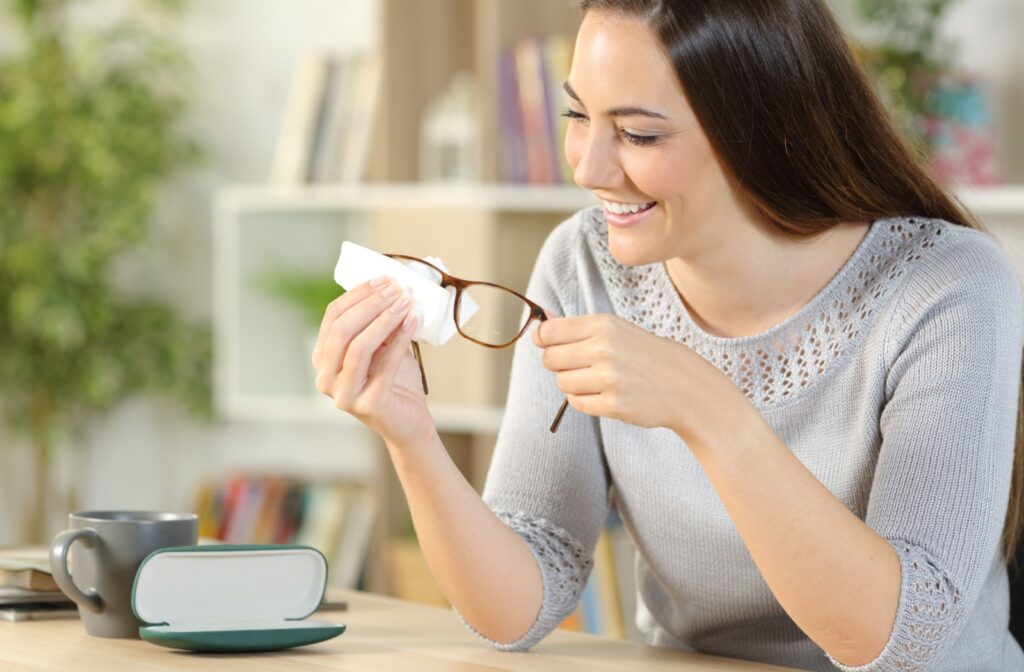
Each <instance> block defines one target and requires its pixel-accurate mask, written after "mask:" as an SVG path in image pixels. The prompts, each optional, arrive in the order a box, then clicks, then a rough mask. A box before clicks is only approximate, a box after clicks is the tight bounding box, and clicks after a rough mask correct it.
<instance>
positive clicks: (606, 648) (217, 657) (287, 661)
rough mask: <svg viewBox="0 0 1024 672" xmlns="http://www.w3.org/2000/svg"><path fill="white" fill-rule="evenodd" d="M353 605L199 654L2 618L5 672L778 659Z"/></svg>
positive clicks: (754, 667)
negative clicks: (533, 638)
mask: <svg viewBox="0 0 1024 672" xmlns="http://www.w3.org/2000/svg"><path fill="white" fill-rule="evenodd" d="M331 597H332V599H333V598H338V599H342V600H345V601H347V602H348V611H332V612H323V613H319V614H315V615H314V616H311V617H310V618H316V619H321V620H328V621H336V622H340V623H345V624H346V625H347V626H348V630H346V632H345V633H344V634H343V635H341V636H340V637H336V638H335V639H331V640H328V641H326V642H321V643H320V644H314V645H312V646H306V647H300V648H296V649H289V650H286V651H278V652H272V653H255V654H198V653H192V652H187V651H177V650H174V649H167V648H163V647H159V646H154V645H153V644H149V643H147V642H144V641H142V640H137V639H103V638H99V637H90V636H89V635H87V634H86V633H85V629H84V628H83V627H82V623H81V621H79V620H77V619H68V620H51V621H25V622H20V623H10V622H5V621H0V671H2V672H43V671H45V672H55V671H64V670H67V671H68V672H72V671H73V672H92V671H93V670H95V671H97V672H110V671H114V670H133V671H134V670H138V671H140V672H163V671H164V670H168V671H170V670H175V671H177V670H217V671H218V672H221V671H223V672H229V671H231V670H239V671H244V672H263V671H269V670H287V671H289V672H302V671H304V670H309V671H316V672H328V671H330V672H335V671H337V672H342V671H349V670H350V671H352V672H374V671H380V672H406V671H408V670H411V671H413V672H435V671H440V670H458V671H460V672H499V671H501V670H515V671H522V672H527V671H529V672H534V671H535V670H553V671H554V672H562V671H569V670H587V671H588V672H592V671H595V670H596V671H601V670H608V671H609V672H611V671H612V670H614V671H616V672H621V671H627V672H628V671H629V670H644V671H651V672H657V671H659V670H665V671H668V670H671V671H672V672H726V671H744V672H755V671H761V672H770V671H772V670H775V671H782V670H789V669H790V668H782V667H777V666H774V665H763V664H757V663H750V662H746V661H740V660H731V659H726V658H717V657H712V656H703V655H697V654H689V653H683V652H681V651H673V650H670V649H664V648H657V647H651V646H644V645H642V644H636V643H632V642H621V641H615V640H611V639H606V638H603V637H594V636H591V635H584V634H579V633H574V632H566V631H563V630H558V631H556V632H554V633H552V634H551V635H550V636H548V637H547V639H545V640H544V641H543V642H541V643H540V644H538V645H537V646H535V647H534V648H533V649H532V650H531V651H529V652H526V653H503V652H499V651H494V650H493V649H491V648H490V647H489V646H488V645H487V644H486V643H485V642H483V640H480V639H478V638H477V637H476V636H474V635H473V634H472V633H471V632H469V630H468V629H467V628H466V627H465V626H464V625H463V624H462V623H461V622H460V621H459V619H458V617H457V616H456V615H455V613H454V612H453V611H451V610H450V609H441V608H438V607H428V606H423V605H420V604H413V603H410V602H404V601H401V600H395V599H392V598H386V597H380V596H378V595H371V594H369V593H359V592H349V591H338V592H337V593H334V592H332V594H331Z"/></svg>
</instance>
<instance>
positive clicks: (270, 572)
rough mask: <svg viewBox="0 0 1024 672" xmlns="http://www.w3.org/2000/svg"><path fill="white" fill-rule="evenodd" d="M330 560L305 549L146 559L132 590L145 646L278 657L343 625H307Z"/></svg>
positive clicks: (167, 553)
mask: <svg viewBox="0 0 1024 672" xmlns="http://www.w3.org/2000/svg"><path fill="white" fill-rule="evenodd" d="M326 587H327V561H326V560H325V559H324V556H323V554H321V553H320V551H318V550H316V549H315V548H310V547H308V546H261V545H224V546H178V547H172V548H161V549H160V550H157V551H154V552H153V553H150V554H149V556H147V557H146V559H145V560H143V561H142V564H141V565H139V570H138V573H136V575H135V584H134V585H133V587H132V610H133V611H134V612H135V616H136V617H138V619H139V620H140V621H142V622H143V623H146V625H144V626H142V627H140V628H139V634H140V635H141V636H142V639H144V640H146V641H147V642H151V643H153V644H158V645H160V646H167V647H171V648H175V649H188V650H190V651H210V652H235V653H237V652H243V651H249V652H251V651H276V650H278V649H287V648H290V647H293V646H303V645H306V644H315V643H316V642H322V641H324V640H327V639H331V638H332V637H337V636H338V635H340V634H341V633H343V632H345V626H344V625H341V624H338V623H328V622H326V621H307V620H304V619H305V618H306V617H307V616H309V615H310V614H312V613H313V612H314V611H316V610H317V608H318V607H319V606H320V602H321V600H323V596H324V590H325V589H326Z"/></svg>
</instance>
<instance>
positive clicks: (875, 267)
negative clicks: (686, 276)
mask: <svg viewBox="0 0 1024 672" xmlns="http://www.w3.org/2000/svg"><path fill="white" fill-rule="evenodd" d="M583 217H584V223H583V231H584V236H585V239H586V241H587V244H588V245H589V246H590V248H591V252H592V254H593V256H594V258H595V259H596V260H597V263H598V266H599V268H600V269H601V275H602V277H603V278H604V279H605V283H606V289H607V291H608V294H609V296H610V297H611V300H612V303H613V304H614V305H615V308H616V313H617V314H619V315H620V316H622V317H623V318H625V319H627V320H629V321H630V322H632V323H634V324H636V325H637V326H639V327H641V328H642V329H645V330H647V331H650V332H652V333H654V334H657V335H659V336H663V337H665V338H671V339H673V340H675V341H679V342H680V343H683V344H684V345H686V346H688V347H689V348H691V349H692V350H693V351H694V352H696V353H697V354H699V355H700V356H701V357H703V358H704V359H706V360H708V361H709V362H711V363H712V364H714V365H715V366H716V367H718V369H719V370H721V371H722V372H723V373H725V374H726V375H728V376H729V377H731V378H732V380H733V382H734V383H735V384H736V386H737V387H739V388H740V389H741V390H743V392H744V394H745V395H746V396H747V398H748V399H750V401H751V403H753V404H754V405H755V406H756V407H757V408H759V409H762V410H765V409H768V408H771V407H775V406H778V405H781V404H785V403H789V402H792V401H794V400H796V399H798V398H800V397H801V396H802V395H803V394H804V393H806V392H807V391H808V390H810V389H811V388H812V387H813V386H814V385H815V384H816V383H817V382H818V381H820V380H821V379H822V378H824V377H825V375H826V373H827V372H828V371H829V369H830V368H831V367H832V366H835V365H836V364H837V363H838V362H839V361H841V360H842V359H843V356H844V355H845V354H846V353H847V352H851V351H853V350H854V349H855V346H856V343H857V341H858V339H859V338H860V336H861V335H862V334H864V333H866V332H867V330H868V329H867V327H868V326H869V325H870V323H871V321H872V318H873V317H874V316H875V315H876V313H877V312H878V310H879V308H880V307H881V305H882V304H883V303H884V302H885V300H886V298H887V297H888V295H889V294H890V293H891V292H892V291H894V288H895V287H896V286H897V282H896V281H897V280H898V279H899V278H900V277H901V276H903V274H904V272H905V269H906V265H907V263H909V262H912V261H914V260H916V259H919V258H920V257H921V255H922V253H923V252H924V250H926V249H928V248H930V247H933V246H934V245H935V244H936V242H937V238H938V237H939V236H941V235H942V232H943V222H941V221H939V220H930V219H924V218H917V217H910V218H894V219H888V220H879V221H877V222H875V223H874V224H873V225H872V227H871V229H870V230H869V232H868V234H867V236H866V237H865V239H864V240H863V241H861V244H860V245H859V246H858V248H857V250H856V251H855V252H854V254H853V255H852V256H851V257H850V259H848V260H847V262H846V263H845V264H844V265H843V267H842V268H841V269H840V270H839V271H838V272H837V273H836V275H835V276H833V278H832V279H831V280H830V281H829V283H828V284H827V285H826V287H825V288H824V289H823V290H822V291H821V292H819V293H818V294H817V295H816V296H815V297H814V298H813V299H812V300H811V302H810V303H808V304H807V305H805V306H804V307H803V308H801V309H800V310H799V311H797V313H796V314H794V315H793V316H791V317H790V318H789V319H787V320H785V321H784V322H782V323H781V324H778V325H776V326H774V327H772V328H771V329H769V330H767V331H765V332H763V333H760V334H757V335H754V336H746V337H741V338H722V337H719V336H714V335H711V334H708V333H707V332H705V331H704V330H703V329H701V328H700V327H699V326H698V325H697V324H696V323H695V322H694V321H693V318H692V317H691V316H690V314H689V313H688V311H687V309H686V306H685V304H684V303H683V302H682V301H681V300H680V298H679V295H678V293H677V292H676V289H675V287H674V286H673V284H672V280H671V279H670V278H669V276H668V272H667V271H666V270H665V266H664V264H661V263H657V264H648V265H644V266H624V265H622V264H620V263H619V262H617V261H616V260H615V258H614V257H613V256H612V254H611V251H610V250H609V249H608V235H607V228H606V225H605V223H604V221H603V219H602V216H601V211H600V209H596V208H595V209H590V210H587V211H585V212H584V213H583ZM876 239H877V240H876Z"/></svg>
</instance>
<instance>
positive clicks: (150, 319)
mask: <svg viewBox="0 0 1024 672" xmlns="http://www.w3.org/2000/svg"><path fill="white" fill-rule="evenodd" d="M78 4H80V3H74V2H70V1H67V0H17V1H14V2H12V1H11V0H3V4H2V5H0V8H2V11H0V18H3V17H6V18H7V19H9V20H10V21H11V23H12V25H13V26H15V27H16V29H17V31H18V41H19V44H18V48H17V49H16V50H15V51H14V52H13V53H9V54H8V55H7V56H6V57H3V58H0V202H2V203H3V204H4V205H3V207H2V208H0V400H2V406H3V411H4V416H5V419H6V420H7V421H8V423H9V424H10V426H12V427H13V428H15V429H16V430H21V431H23V432H25V433H26V434H27V435H28V437H29V439H30V442H31V444H32V446H33V451H34V455H35V460H36V466H35V471H36V474H35V496H36V501H35V504H34V509H35V510H34V511H29V515H28V518H27V520H28V526H27V529H28V535H27V536H28V537H29V541H30V542H39V541H41V539H40V537H41V535H42V534H43V531H44V528H43V522H42V521H43V513H44V512H45V506H46V501H47V499H48V498H50V497H51V496H52V493H50V489H49V488H48V487H47V485H48V478H49V461H50V458H51V453H52V451H53V450H54V447H55V446H56V445H57V444H58V443H60V442H61V439H62V437H67V436H68V435H69V433H70V432H72V431H74V430H76V429H80V428H81V427H82V425H83V423H84V422H86V421H87V420H88V419H89V418H90V417H94V416H95V414H96V413H99V412H102V411H105V410H108V409H110V408H112V407H113V406H114V405H116V404H117V403H118V402H120V401H122V400H123V399H125V398H126V397H128V396H129V395H133V394H137V393H140V392H143V391H158V392H161V393H169V394H171V395H172V396H174V397H176V398H177V399H179V400H181V401H182V402H183V403H184V404H185V405H186V406H187V407H188V408H189V409H191V410H193V411H196V412H198V413H201V414H204V415H209V414H210V412H211V410H210V409H211V403H210V353H211V343H210V336H209V330H208V328H206V327H199V326H190V325H186V324H184V323H183V322H182V321H181V320H180V319H179V318H178V317H176V315H175V313H174V312H173V311H172V309H171V308H170V307H169V306H168V305H166V304H165V302H163V301H161V300H160V299H157V298H151V297H146V296H138V295H137V294H138V293H137V292H136V293H135V294H136V295H135V296H129V295H127V294H126V292H124V291H121V289H119V288H118V287H117V286H116V283H115V282H114V280H113V278H112V268H113V266H114V264H115V262H117V261H118V260H119V259H121V258H122V257H123V255H124V253H126V252H128V251H130V250H131V249H132V248H134V247H137V246H139V245H140V244H141V243H143V242H144V241H145V240H146V239H147V237H148V234H149V230H150V218H151V213H152V210H153V206H154V198H155V197H156V195H157V194H158V191H159V188H160V186H161V184H162V183H163V181H164V180H165V179H166V178H167V177H168V176H169V175H170V174H171V173H172V172H173V171H174V170H175V169H177V168H180V167H182V166H184V165H187V164H188V163H189V162H191V161H193V160H194V159H196V158H197V156H198V150H197V146H196V145H195V144H194V143H192V142H190V141H189V140H188V139H187V138H185V137H184V136H183V134H182V132H181V130H180V125H181V124H180V122H181V120H182V116H183V113H184V110H185V103H186V101H185V97H184V94H183V93H182V92H183V91H184V90H185V86H184V81H183V80H184V76H185V74H186V72H187V66H186V64H185V62H184V60H183V58H182V55H181V54H180V53H179V52H178V50H177V49H176V48H175V46H174V45H173V44H172V43H171V42H170V41H169V40H168V39H167V38H166V37H164V36H162V35H161V31H160V28H159V22H160V21H164V20H171V19H172V18H173V17H174V16H175V15H176V11H175V9H176V8H177V4H178V3H169V2H151V3H149V4H145V5H143V4H140V3H135V4H133V5H132V7H131V9H130V11H129V10H128V9H126V10H125V12H124V14H123V15H119V16H118V17H116V19H117V20H116V21H115V22H108V24H107V25H98V24H94V25H92V26H89V27H87V26H84V25H82V24H83V22H82V21H81V19H82V17H83V14H82V13H81V10H82V8H81V7H76V5H78ZM75 10H77V11H78V12H79V14H78V18H77V19H76V18H75V17H73V16H72V13H73V11H75Z"/></svg>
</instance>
